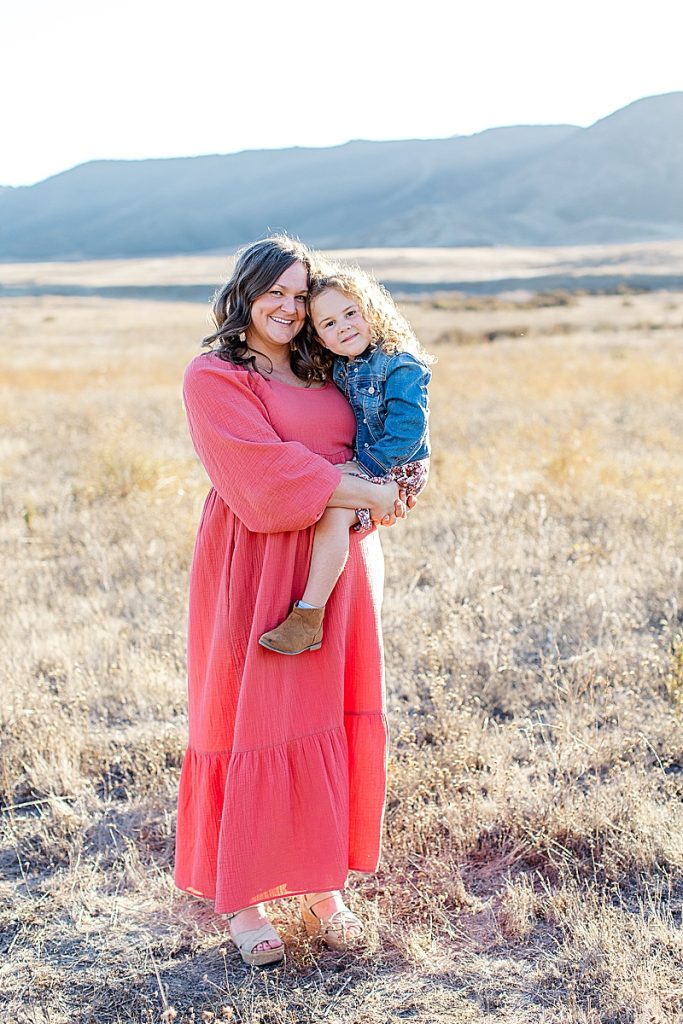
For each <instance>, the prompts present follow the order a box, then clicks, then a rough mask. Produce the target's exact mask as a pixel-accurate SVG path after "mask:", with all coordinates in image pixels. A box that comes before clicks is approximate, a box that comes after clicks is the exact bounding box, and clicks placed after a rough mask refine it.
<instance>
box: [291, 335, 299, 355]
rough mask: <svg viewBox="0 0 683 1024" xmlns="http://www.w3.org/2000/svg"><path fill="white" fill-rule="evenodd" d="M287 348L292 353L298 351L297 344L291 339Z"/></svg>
mask: <svg viewBox="0 0 683 1024" xmlns="http://www.w3.org/2000/svg"><path fill="white" fill-rule="evenodd" d="M289 347H290V349H291V350H292V352H298V350H299V346H298V345H297V343H296V342H295V341H294V339H293V338H292V340H291V341H290V343H289Z"/></svg>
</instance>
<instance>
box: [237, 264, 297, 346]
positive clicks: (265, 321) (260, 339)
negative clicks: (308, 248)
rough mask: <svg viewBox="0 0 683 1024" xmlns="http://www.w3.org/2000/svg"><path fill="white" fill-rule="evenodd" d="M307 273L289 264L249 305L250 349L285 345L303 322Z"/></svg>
mask: <svg viewBox="0 0 683 1024" xmlns="http://www.w3.org/2000/svg"><path fill="white" fill-rule="evenodd" d="M307 293H308V273H307V271H306V267H305V266H304V265H303V263H298V262H297V263H292V265H291V267H287V269H286V270H285V271H284V273H282V274H280V276H279V277H278V279H277V281H276V282H275V284H274V285H271V287H270V288H269V289H268V291H267V292H264V293H263V295H259V297H258V298H257V299H254V301H253V302H252V304H251V323H250V324H249V327H248V328H247V330H246V335H247V344H248V345H249V347H250V348H254V347H256V348H258V347H259V346H261V347H266V348H267V347H268V346H270V345H273V346H279V345H288V344H289V343H290V341H291V340H292V339H293V338H294V337H296V335H297V334H298V333H299V331H300V330H301V328H302V327H303V325H304V320H305V319H306V295H307Z"/></svg>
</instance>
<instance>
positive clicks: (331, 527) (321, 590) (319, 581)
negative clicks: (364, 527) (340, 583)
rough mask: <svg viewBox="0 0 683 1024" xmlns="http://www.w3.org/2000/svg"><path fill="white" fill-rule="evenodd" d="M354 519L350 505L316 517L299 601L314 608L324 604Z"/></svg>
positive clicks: (341, 562) (340, 569) (345, 553)
mask: <svg viewBox="0 0 683 1024" xmlns="http://www.w3.org/2000/svg"><path fill="white" fill-rule="evenodd" d="M355 522H356V513H355V512H354V511H353V509H350V508H328V509H326V510H325V512H324V513H323V515H322V518H320V519H319V520H318V522H317V523H316V527H315V536H314V538H313V551H312V553H311V567H310V569H309V572H308V582H307V583H306V589H305V590H304V593H303V596H302V598H301V600H302V601H303V602H304V604H308V605H311V606H312V607H313V608H322V607H323V606H324V605H326V604H327V602H328V600H329V597H330V594H331V593H332V591H333V590H334V587H335V584H336V582H337V580H338V579H339V577H340V576H341V574H342V572H343V569H344V566H345V565H346V561H347V559H348V557H349V530H350V529H351V527H352V526H353V524H354V523H355Z"/></svg>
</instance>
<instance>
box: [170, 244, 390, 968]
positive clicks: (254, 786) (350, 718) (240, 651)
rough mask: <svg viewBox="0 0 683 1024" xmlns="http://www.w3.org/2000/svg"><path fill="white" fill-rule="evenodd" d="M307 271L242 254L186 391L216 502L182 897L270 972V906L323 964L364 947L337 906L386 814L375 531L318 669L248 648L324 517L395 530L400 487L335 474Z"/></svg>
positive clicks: (361, 541)
mask: <svg viewBox="0 0 683 1024" xmlns="http://www.w3.org/2000/svg"><path fill="white" fill-rule="evenodd" d="M311 258H312V256H311V253H310V252H309V250H307V249H306V248H305V247H304V246H303V245H301V244H300V243H298V242H295V241H293V240H291V239H289V238H286V237H280V236H278V237H273V238H268V239H265V240H263V241H260V242H256V243H254V244H253V245H251V246H249V247H247V248H246V249H245V250H243V251H242V252H241V253H240V254H239V257H238V259H237V263H236V266H235V270H234V272H233V275H232V277H231V278H230V280H229V281H228V282H227V284H226V285H225V286H224V287H223V288H222V290H221V291H220V292H219V294H218V295H217V297H216V300H215V303H214V320H215V323H216V328H217V329H216V332H215V334H213V335H211V337H210V338H207V339H206V344H208V345H211V346H214V347H213V349H212V351H210V352H207V353H205V354H202V355H200V356H197V357H196V358H195V359H194V360H193V361H192V362H191V363H190V365H189V367H188V368H187V371H186V374H185V382H184V391H183V394H184V400H185V406H186V411H187V416H188V422H189V428H190V433H191V436H192V440H193V443H194V446H195V448H196V451H197V453H198V455H199V457H200V459H201V461H202V463H203V465H204V467H205V469H206V471H207V473H208V475H209V477H210V480H211V483H212V484H213V487H212V489H211V491H210V492H209V495H208V497H207V499H206V503H205V506H204V511H203V514H202V518H201V523H200V526H199V531H198V535H197V541H196V545H195V552H194V558H193V563H192V571H191V581H190V609H189V632H188V671H189V731H190V737H189V746H188V750H187V753H186V755H185V760H184V762H183V768H182V773H181V780H180V793H179V802H178V827H177V842H176V871H175V880H176V884H177V885H178V886H179V887H180V888H181V889H185V890H186V891H188V892H191V893H194V894H196V895H201V896H206V897H209V898H211V899H213V900H215V909H216V912H217V913H225V914H228V915H229V916H230V931H231V935H232V938H233V940H234V941H235V943H236V945H237V947H238V948H239V950H240V953H241V954H242V958H243V959H244V960H245V962H246V963H249V964H262V963H271V962H274V961H276V960H279V959H281V958H282V956H283V952H284V950H283V945H282V942H281V941H280V939H279V937H278V935H277V933H276V932H275V930H274V929H273V927H272V925H271V924H270V922H269V921H268V918H267V916H266V913H265V910H264V908H263V903H264V902H267V901H269V900H274V899H277V898H280V897H283V896H291V895H295V894H299V895H300V896H301V897H302V913H303V915H304V921H305V923H306V926H307V929H308V930H309V932H314V931H317V932H318V933H319V934H321V935H322V937H323V938H324V940H325V941H326V942H327V944H328V945H331V946H334V947H335V948H343V947H344V946H345V945H347V944H349V943H350V942H351V941H357V940H358V938H359V937H360V934H361V930H362V926H361V923H360V921H359V920H358V918H357V917H356V916H355V915H353V914H352V913H351V912H350V911H349V910H348V909H347V908H346V907H345V906H344V903H343V901H342V897H341V893H340V890H341V889H343V886H344V884H345V880H346V875H347V872H348V871H349V870H356V871H368V872H369V871H374V870H375V869H376V867H377V862H378V858H379V849H380V833H381V826H382V815H383V809H384V798H385V751H386V723H385V715H384V701H383V659H382V647H381V630H380V620H379V605H380V600H381V594H382V586H383V560H382V552H381V548H380V544H379V538H378V536H377V532H376V531H372V532H371V533H368V534H354V535H353V536H352V538H351V552H350V557H349V562H348V565H347V567H346V569H345V571H344V573H343V575H342V578H341V580H340V582H339V583H338V585H337V587H336V588H335V592H334V594H333V596H332V598H331V600H330V602H329V604H328V607H327V611H326V615H325V644H324V645H323V647H322V649H321V650H317V651H310V652H306V653H304V654H301V655H299V656H298V657H296V658H283V657H282V656H281V655H279V654H276V653H273V652H271V651H269V650H267V649H265V648H264V647H262V646H260V645H259V643H258V638H259V637H260V636H261V635H262V634H263V633H264V631H266V630H269V629H271V628H272V627H273V626H274V625H276V624H277V623H278V622H280V621H281V620H282V618H283V617H284V616H285V615H287V613H288V612H289V610H290V608H291V605H292V602H293V601H294V600H295V599H296V597H298V596H299V594H300V593H301V592H302V587H303V584H304V582H305V580H306V575H307V572H308V564H309V560H310V552H311V545H312V539H313V534H314V526H315V523H316V521H317V520H318V519H319V518H320V516H321V515H322V513H323V511H324V510H325V508H326V507H344V508H357V507H367V508H370V510H371V513H372V516H373V518H374V519H375V520H376V521H383V522H385V523H392V522H394V521H395V520H394V515H395V513H398V514H401V511H402V506H401V503H400V501H397V499H398V489H397V486H396V484H395V483H393V482H390V483H385V484H381V485H378V484H373V483H371V482H370V481H367V480H363V479H360V478H359V477H356V476H350V475H345V474H343V473H342V472H341V470H340V468H339V466H340V465H343V463H344V462H346V461H348V460H350V458H351V455H352V443H353V437H354V431H355V420H354V416H353V413H352V411H351V408H350V406H349V405H348V404H347V402H346V400H345V399H344V398H343V396H342V395H341V393H340V392H339V391H338V390H337V389H336V387H335V386H334V385H333V384H332V383H331V382H330V381H328V380H325V377H324V371H323V370H322V368H321V366H320V365H319V364H318V363H317V362H316V359H315V357H314V356H311V355H308V354H307V353H306V351H304V350H301V349H300V348H299V346H298V343H297V337H298V335H299V332H300V331H301V329H302V327H303V325H304V321H305V316H306V295H307V289H308V280H309V274H310V270H311Z"/></svg>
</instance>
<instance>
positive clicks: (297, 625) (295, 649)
mask: <svg viewBox="0 0 683 1024" xmlns="http://www.w3.org/2000/svg"><path fill="white" fill-rule="evenodd" d="M324 614H325V609H324V608H298V607H297V606H296V605H294V607H293V608H292V610H291V612H290V613H289V615H288V616H287V618H286V619H285V621H284V622H281V623H280V625H279V626H276V627H275V629H271V630H270V632H268V633H264V634H263V636H262V637H261V638H260V639H259V643H260V644H261V647H267V648H268V650H269V651H277V652H278V654H303V652H304V651H318V650H320V646H321V644H322V640H323V616H324Z"/></svg>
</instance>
